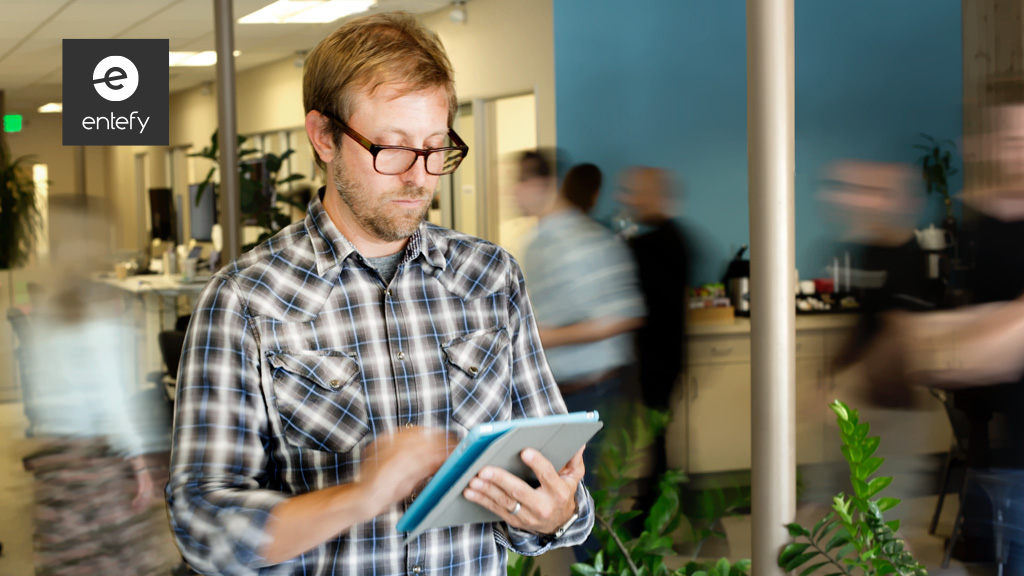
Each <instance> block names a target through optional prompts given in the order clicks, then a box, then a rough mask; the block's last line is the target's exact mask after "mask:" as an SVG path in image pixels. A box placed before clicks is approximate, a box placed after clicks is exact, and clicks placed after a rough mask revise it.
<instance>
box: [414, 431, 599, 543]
mask: <svg viewBox="0 0 1024 576" xmlns="http://www.w3.org/2000/svg"><path fill="white" fill-rule="evenodd" d="M602 426H604V424H603V423H602V422H601V421H600V416H599V415H598V413H597V412H573V413H572V414H558V415H554V416H545V417H541V418H523V419H520V420H509V421H505V422H490V423H487V424H480V425H478V426H476V427H474V428H473V429H472V430H470V432H469V434H468V435H467V436H466V437H465V438H463V439H462V441H461V442H459V445H458V446H456V447H455V450H454V451H453V452H452V454H451V455H450V456H449V457H448V459H447V460H446V461H445V463H444V464H443V465H442V466H441V468H440V469H439V470H438V471H437V473H436V474H434V477H433V478H432V479H431V480H430V482H429V483H428V484H427V486H426V487H425V488H424V489H423V490H422V491H421V492H420V493H419V495H418V496H417V497H416V499H415V501H414V502H413V503H412V505H411V506H409V509H408V510H406V512H405V515H404V516H402V518H401V520H399V521H398V526H397V528H398V531H399V532H408V533H409V534H408V536H407V538H406V540H405V541H406V542H409V541H411V540H412V539H414V538H415V537H416V536H418V535H420V534H421V533H423V532H424V531H426V530H429V529H432V528H444V527H446V526H456V525H459V524H469V523H477V522H500V521H501V518H499V517H498V515H497V514H494V513H493V512H491V511H490V510H487V509H486V508H484V507H482V506H479V505H477V504H474V503H472V502H470V501H469V500H466V498H465V497H463V496H462V491H463V490H465V489H466V486H467V485H469V481H470V480H472V479H473V478H474V477H475V476H476V475H477V473H478V472H479V471H480V469H481V468H483V467H484V466H497V467H499V468H504V469H505V470H508V471H509V472H511V473H513V474H515V475H516V476H519V477H520V478H523V479H524V480H527V481H531V480H535V477H534V474H533V471H532V470H530V468H529V467H528V466H526V464H524V463H523V461H522V458H520V453H521V452H522V451H523V450H525V449H526V448H534V449H536V450H538V451H539V452H540V453H541V454H543V455H544V457H545V458H547V459H548V460H549V461H551V464H552V465H553V466H554V467H555V469H561V468H562V467H563V466H565V465H566V464H568V463H569V459H571V458H572V457H573V455H575V454H576V452H577V451H578V450H579V449H580V448H581V447H582V446H583V445H584V444H586V443H587V441H588V440H590V439H591V438H592V437H593V436H594V434H596V433H597V432H598V431H599V430H600V429H601V427H602Z"/></svg>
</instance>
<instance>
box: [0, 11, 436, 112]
mask: <svg viewBox="0 0 1024 576" xmlns="http://www.w3.org/2000/svg"><path fill="white" fill-rule="evenodd" d="M271 1H272V0H234V17H235V20H236V21H237V19H238V18H240V17H242V16H244V15H246V14H248V13H250V12H253V11H255V10H257V9H259V8H262V7H263V6H265V5H267V4H270V3H271ZM213 2H214V0H3V7H2V8H0V21H2V25H0V90H3V91H4V92H5V99H6V103H5V104H6V105H5V107H6V109H7V110H8V111H11V112H14V111H20V112H27V111H30V110H35V108H37V107H38V106H41V105H43V104H45V103H47V102H59V101H61V42H62V40H63V39H65V38H68V39H76V38H81V39H90V38H111V39H113V38H161V39H162V38H168V39H170V45H171V50H175V51H177V50H183V51H184V50H188V51H193V50H194V51H202V50H214V49H215V46H214V31H213ZM450 4H451V0H377V5H376V7H374V8H372V9H371V10H374V11H391V10H406V11H409V12H412V13H416V14H424V13H428V12H433V11H435V10H439V9H442V8H445V7H447V6H449V5H450ZM340 22H341V21H335V22H332V23H330V24H237V23H236V24H235V49H236V50H239V51H240V52H241V55H240V56H238V57H237V58H235V69H236V71H239V72H240V71H242V70H246V69H249V68H253V67H255V66H259V65H261V64H266V63H268V62H273V61H275V60H280V59H282V58H285V57H288V56H295V57H300V56H299V52H300V51H303V50H310V49H312V48H313V46H314V45H315V44H316V42H317V41H319V40H320V39H321V38H323V37H325V36H326V35H327V34H328V33H329V32H330V31H331V30H333V29H334V28H336V27H337V26H338V25H339V24H340ZM215 77H216V70H215V67H213V66H208V67H202V68H185V67H175V68H171V71H170V89H171V92H172V93H173V92H176V91H179V90H183V89H185V88H190V87H193V86H198V85H200V84H202V83H204V82H209V81H213V80H214V79H215Z"/></svg>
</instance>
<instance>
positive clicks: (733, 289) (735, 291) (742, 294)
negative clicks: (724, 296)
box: [722, 244, 750, 316]
mask: <svg viewBox="0 0 1024 576" xmlns="http://www.w3.org/2000/svg"><path fill="white" fill-rule="evenodd" d="M747 248H748V246H747V245H746V244H744V245H742V246H740V249H739V251H738V252H736V256H735V257H733V259H732V260H731V261H730V262H729V267H728V268H727V269H726V271H725V277H724V278H722V284H724V285H725V289H726V291H727V292H728V294H729V300H730V302H731V303H732V307H733V310H734V311H735V313H736V316H750V260H745V259H744V258H743V254H744V253H745V252H746V251H747Z"/></svg>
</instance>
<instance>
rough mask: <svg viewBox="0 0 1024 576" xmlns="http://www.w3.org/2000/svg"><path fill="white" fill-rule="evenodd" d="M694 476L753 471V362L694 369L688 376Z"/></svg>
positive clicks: (717, 364)
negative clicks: (750, 468)
mask: <svg viewBox="0 0 1024 576" xmlns="http://www.w3.org/2000/svg"><path fill="white" fill-rule="evenodd" d="M686 393H687V403H688V413H689V425H688V428H689V435H688V445H687V452H688V454H689V470H690V472H691V473H700V472H712V471H716V470H741V469H743V468H749V467H750V362H749V361H748V362H732V363H724V362H723V363H709V364H698V365H695V366H691V369H690V371H689V374H688V376H687V390H686Z"/></svg>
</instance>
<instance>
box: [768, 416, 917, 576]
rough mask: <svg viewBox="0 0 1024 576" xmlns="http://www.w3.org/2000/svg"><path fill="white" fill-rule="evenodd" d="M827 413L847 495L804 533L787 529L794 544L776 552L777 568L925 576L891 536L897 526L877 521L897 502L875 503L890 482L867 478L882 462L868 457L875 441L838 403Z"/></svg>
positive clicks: (837, 574)
mask: <svg viewBox="0 0 1024 576" xmlns="http://www.w3.org/2000/svg"><path fill="white" fill-rule="evenodd" d="M829 407H830V408H832V411H833V412H835V413H836V421H837V422H838V423H839V434H840V436H841V437H842V441H843V447H842V452H843V457H844V458H845V459H846V462H847V464H849V467H850V482H851V484H852V485H853V495H850V496H848V495H846V494H843V493H840V494H838V495H836V496H835V497H834V498H833V500H832V510H831V512H829V513H828V514H827V515H826V516H825V517H824V518H822V519H821V520H819V521H818V522H817V523H816V524H815V525H814V526H813V527H812V528H810V529H808V528H806V527H804V526H802V525H800V524H797V523H793V524H789V525H788V528H789V533H790V535H791V536H792V537H793V538H794V539H795V540H796V541H795V542H793V543H791V544H788V545H787V546H785V547H784V548H783V549H782V552H781V553H780V554H779V561H778V563H779V567H781V568H783V569H784V570H785V571H786V572H793V571H795V570H797V569H800V568H803V567H804V566H805V565H807V564H808V563H810V565H809V566H807V567H806V568H804V569H803V570H802V571H801V572H800V576H809V575H810V574H812V573H814V572H816V571H818V570H820V569H825V570H829V576H854V575H856V574H864V575H866V576H885V575H887V574H898V575H900V576H906V575H913V576H927V574H928V573H927V571H926V570H925V569H924V567H923V566H921V564H919V563H918V562H917V561H916V560H914V557H913V556H912V555H911V554H910V552H908V551H907V550H906V548H905V547H904V545H903V541H902V540H900V539H899V538H898V537H897V536H896V531H897V530H899V525H900V524H899V520H893V521H891V522H886V521H885V520H884V519H883V517H882V513H883V512H885V511H887V510H891V509H892V508H894V507H895V506H896V505H897V504H899V502H900V501H899V500H897V499H895V498H882V497H879V494H880V493H881V492H882V490H884V489H885V488H886V487H887V486H889V484H891V483H892V477H889V476H875V477H872V475H874V474H875V472H877V471H878V468H879V467H880V466H881V465H882V463H883V462H884V461H885V459H884V458H881V457H878V456H875V455H874V454H875V451H876V450H877V449H878V444H879V438H878V437H877V436H872V437H869V436H868V430H869V426H868V424H867V423H866V422H860V420H859V416H858V414H857V411H856V410H855V409H853V408H850V407H849V406H847V405H846V404H843V403H842V402H840V401H839V400H836V401H835V402H833V403H832V404H830V405H829Z"/></svg>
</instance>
